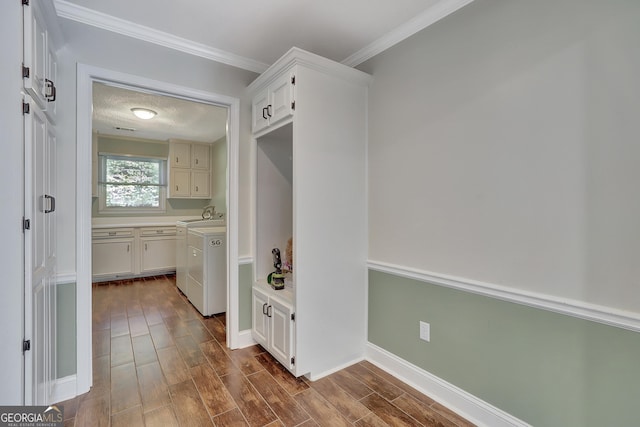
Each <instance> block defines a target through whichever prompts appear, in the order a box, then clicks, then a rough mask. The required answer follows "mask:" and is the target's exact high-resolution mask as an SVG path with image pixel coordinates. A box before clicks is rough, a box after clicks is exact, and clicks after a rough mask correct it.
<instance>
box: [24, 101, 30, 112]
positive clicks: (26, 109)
mask: <svg viewBox="0 0 640 427" xmlns="http://www.w3.org/2000/svg"><path fill="white" fill-rule="evenodd" d="M30 112H31V107H30V106H29V103H28V102H23V103H22V114H29V113H30Z"/></svg>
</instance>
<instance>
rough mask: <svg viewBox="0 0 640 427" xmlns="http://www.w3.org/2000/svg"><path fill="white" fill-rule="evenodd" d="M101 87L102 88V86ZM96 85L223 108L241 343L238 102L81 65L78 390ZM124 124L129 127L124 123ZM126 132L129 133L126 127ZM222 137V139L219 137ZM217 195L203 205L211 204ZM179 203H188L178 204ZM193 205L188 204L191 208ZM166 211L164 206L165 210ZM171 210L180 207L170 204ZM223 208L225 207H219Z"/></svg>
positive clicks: (84, 346)
mask: <svg viewBox="0 0 640 427" xmlns="http://www.w3.org/2000/svg"><path fill="white" fill-rule="evenodd" d="M98 85H101V86H98ZM94 88H98V90H100V89H104V88H108V89H110V88H115V89H121V90H127V91H131V92H135V93H138V94H144V95H146V96H151V97H156V98H158V99H164V100H165V101H166V100H175V101H176V102H180V103H185V105H192V106H203V107H204V106H207V108H216V109H221V110H225V113H226V114H225V115H226V121H225V123H224V127H225V129H224V134H225V136H224V139H225V142H226V153H225V155H226V159H225V160H226V173H225V188H224V193H225V194H224V198H223V197H222V195H220V196H219V197H220V199H219V200H222V199H224V204H225V206H224V209H225V217H226V224H227V302H226V308H227V309H226V313H227V319H226V342H227V345H228V346H229V347H230V348H237V346H238V335H239V328H238V226H237V218H238V214H237V207H238V173H237V170H238V151H239V100H238V99H237V98H232V97H227V96H224V95H218V94H215V93H211V92H204V91H200V90H194V89H191V88H186V87H182V86H176V85H172V84H168V83H166V82H160V81H155V80H151V79H147V78H143V77H138V76H133V75H128V74H124V73H119V72H114V71H110V70H105V69H101V68H97V67H91V66H86V65H83V64H79V65H78V80H77V148H76V163H77V165H76V166H77V176H76V178H77V182H76V186H77V188H76V190H77V194H78V197H77V206H76V267H77V279H76V304H77V306H76V325H77V377H76V391H77V394H82V393H85V392H86V391H88V390H89V388H90V386H91V381H92V348H91V342H92V330H91V329H92V328H91V306H92V301H91V298H92V296H91V284H92V252H91V248H92V239H91V237H92V233H91V230H92V216H93V215H92V212H93V208H94V207H93V204H94V200H95V199H93V198H92V195H93V194H94V191H92V190H94V185H93V183H94V182H95V180H92V178H93V176H94V175H93V173H92V171H93V166H92V165H93V164H94V162H93V159H94V157H93V149H92V138H93V135H94V132H93V130H94V125H93V114H92V111H93V105H94V96H93V95H94ZM125 127H126V126H125ZM124 132H127V131H124ZM221 138H222V137H221ZM212 200H213V202H216V201H215V199H209V200H208V201H207V202H205V203H209V204H212ZM176 206H182V207H184V204H180V203H177V204H176ZM190 208H193V209H195V208H194V207H193V206H191V205H188V206H187V209H190ZM165 209H166V208H165ZM171 209H172V210H174V209H177V211H179V210H180V209H179V208H176V207H175V206H172V207H171ZM218 210H219V211H222V209H220V208H218Z"/></svg>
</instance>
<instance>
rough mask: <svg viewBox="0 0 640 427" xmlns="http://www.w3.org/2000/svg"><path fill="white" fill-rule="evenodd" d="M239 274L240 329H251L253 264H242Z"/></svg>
mask: <svg viewBox="0 0 640 427" xmlns="http://www.w3.org/2000/svg"><path fill="white" fill-rule="evenodd" d="M238 268H239V274H238V294H239V295H238V301H239V302H238V305H239V323H240V327H239V328H238V329H239V330H240V331H244V330H247V329H251V288H252V286H253V264H242V265H240V266H239V267H238Z"/></svg>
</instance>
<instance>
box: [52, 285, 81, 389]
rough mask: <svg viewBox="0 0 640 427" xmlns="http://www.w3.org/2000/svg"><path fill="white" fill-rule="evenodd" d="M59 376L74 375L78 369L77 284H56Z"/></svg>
mask: <svg viewBox="0 0 640 427" xmlns="http://www.w3.org/2000/svg"><path fill="white" fill-rule="evenodd" d="M56 304H57V307H56V308H57V323H58V329H57V333H58V335H57V336H56V339H57V341H56V345H57V355H56V356H57V378H64V377H66V376H69V375H74V374H75V373H76V372H77V369H76V284H75V283H65V284H59V285H57V286H56Z"/></svg>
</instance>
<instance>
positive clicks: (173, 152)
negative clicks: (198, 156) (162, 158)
mask: <svg viewBox="0 0 640 427" xmlns="http://www.w3.org/2000/svg"><path fill="white" fill-rule="evenodd" d="M169 151H170V156H171V166H173V167H177V168H190V167H191V144H190V143H188V142H171V143H170V144H169Z"/></svg>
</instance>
